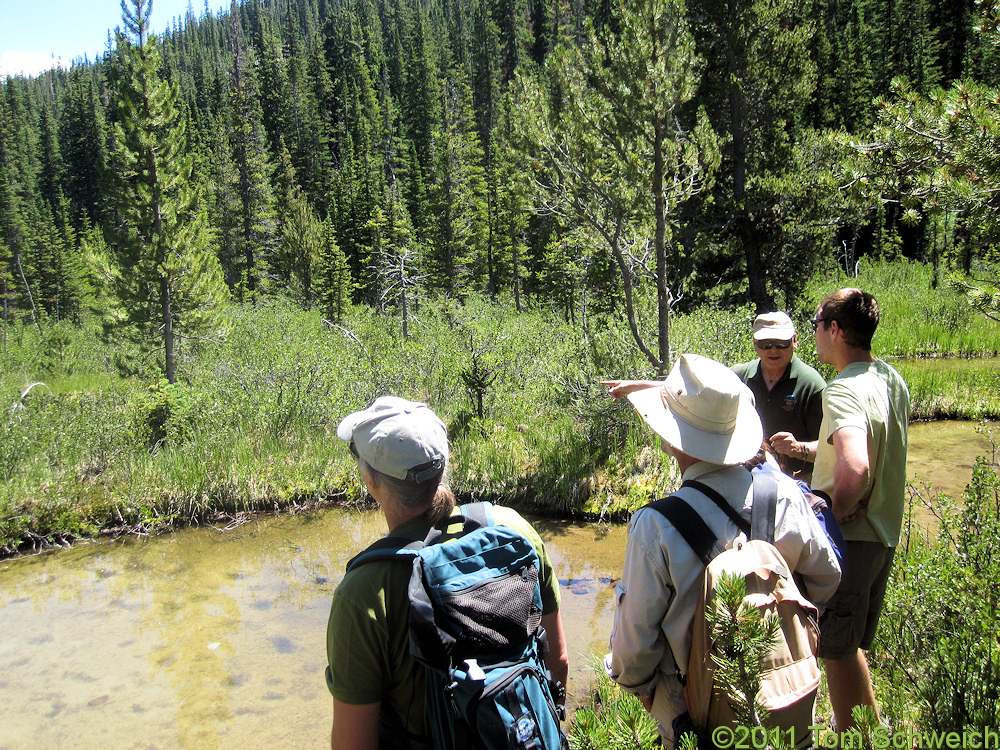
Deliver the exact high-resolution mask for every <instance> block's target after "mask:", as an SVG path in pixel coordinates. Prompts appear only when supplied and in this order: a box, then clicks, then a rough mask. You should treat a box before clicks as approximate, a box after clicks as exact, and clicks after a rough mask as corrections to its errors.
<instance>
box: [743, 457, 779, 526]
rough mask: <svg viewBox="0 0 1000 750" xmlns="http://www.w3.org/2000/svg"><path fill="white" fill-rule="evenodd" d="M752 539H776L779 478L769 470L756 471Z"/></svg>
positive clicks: (752, 475)
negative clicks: (775, 522) (775, 520)
mask: <svg viewBox="0 0 1000 750" xmlns="http://www.w3.org/2000/svg"><path fill="white" fill-rule="evenodd" d="M750 476H751V477H753V505H752V506H751V510H750V535H749V537H750V539H760V540H762V541H765V542H773V541H774V517H775V514H776V512H777V507H778V478H777V477H775V476H774V475H772V474H771V472H769V471H754V472H751V473H750Z"/></svg>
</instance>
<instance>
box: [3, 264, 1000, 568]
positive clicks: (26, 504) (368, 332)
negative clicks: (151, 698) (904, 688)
mask: <svg viewBox="0 0 1000 750" xmlns="http://www.w3.org/2000/svg"><path fill="white" fill-rule="evenodd" d="M846 283H857V284H859V285H861V286H862V287H863V288H866V289H868V290H870V291H872V292H873V293H874V294H875V295H876V296H877V297H878V298H879V300H880V303H881V305H882V309H883V322H882V324H881V325H880V327H879V331H878V334H877V335H876V341H875V351H876V353H879V354H887V353H897V354H899V353H906V354H912V355H920V354H924V355H926V354H943V353H951V354H963V353H965V354H969V353H974V354H977V355H987V354H991V353H993V352H995V351H997V350H998V349H1000V326H998V325H997V324H996V323H993V322H990V321H987V320H986V319H984V318H982V317H981V316H978V315H976V314H974V313H971V312H969V311H968V310H967V308H966V307H965V302H964V300H963V299H962V298H960V297H958V296H957V295H954V294H951V293H950V292H948V291H947V290H940V289H938V290H934V289H932V288H931V287H930V276H929V272H928V269H927V268H926V267H924V266H921V265H918V264H911V263H898V264H863V266H862V276H861V278H859V279H857V280H848V279H846V278H844V277H843V276H842V275H838V274H837V273H835V272H832V273H830V274H827V275H825V276H819V277H817V278H816V279H814V280H813V282H812V283H811V285H810V286H809V290H808V293H809V297H808V298H807V299H804V300H802V301H801V303H800V304H798V305H797V306H794V307H793V309H791V310H790V311H789V312H790V313H791V314H792V315H793V317H794V318H795V319H796V320H797V321H798V322H799V330H800V331H803V332H805V331H807V330H808V325H807V323H806V320H807V319H808V318H809V317H811V316H812V312H813V310H814V309H815V305H816V302H817V301H818V300H819V299H820V298H821V297H822V296H823V295H825V294H826V293H828V292H829V291H831V290H832V289H835V288H837V287H838V286H841V285H844V284H846ZM649 292H650V290H640V294H639V302H640V305H639V323H640V327H641V328H642V330H643V331H645V334H646V338H647V341H651V340H652V330H651V328H650V326H651V321H652V320H653V315H652V311H653V309H654V305H653V300H652V297H651V296H650V294H649ZM753 317H754V316H753V311H752V310H751V309H750V308H748V307H734V308H732V309H720V308H718V307H705V308H702V309H700V310H697V311H696V312H694V313H692V314H690V315H678V316H676V317H674V318H673V320H672V328H671V341H672V348H673V351H674V352H675V353H679V352H683V351H694V352H699V353H702V354H706V355H708V356H711V357H714V358H716V359H719V360H720V361H722V362H725V363H726V364H732V363H734V362H738V361H743V360H746V359H750V358H752V357H753V356H754V353H753V350H752V346H751V337H750V329H751V325H752V322H753ZM228 328H229V331H230V333H229V336H228V338H227V339H226V341H224V342H220V343H211V344H200V345H194V344H191V345H186V346H185V347H183V348H182V349H181V350H180V353H179V357H180V358H179V365H180V376H181V380H180V381H179V382H178V383H176V384H174V385H171V386H168V385H166V383H164V382H161V381H160V380H159V379H158V377H157V376H156V375H155V358H153V357H152V355H150V354H148V353H147V354H145V355H143V354H142V352H141V351H140V350H139V349H138V348H137V346H136V345H135V344H134V343H125V342H105V341H102V340H101V339H100V337H99V336H97V334H96V332H95V331H93V330H91V329H89V328H87V327H86V326H84V327H72V326H68V325H65V324H56V325H51V324H48V323H44V322H43V324H42V326H41V328H40V329H39V328H36V327H35V326H32V325H17V326H14V325H7V326H6V329H5V334H6V336H5V338H4V341H5V342H6V345H5V346H4V347H0V550H2V551H7V552H10V551H11V550H13V549H14V548H15V547H16V546H17V545H18V544H20V543H22V542H24V541H29V542H32V543H35V542H37V543H44V542H45V541H52V540H58V539H60V538H64V537H72V536H78V535H90V534H93V533H96V532H97V531H98V530H100V529H104V528H138V529H149V530H151V529H155V528H158V527H160V526H164V525H171V524H182V523H189V522H191V521H203V520H205V519H208V518H211V517H213V515H214V514H218V513H242V512H247V511H252V510H272V509H275V508H285V507H295V506H296V505H299V504H301V503H306V502H308V503H314V502H323V501H326V500H327V499H331V498H332V499H335V500H336V501H338V502H341V501H344V500H345V499H346V500H347V501H351V502H354V501H357V500H359V499H360V496H361V490H360V488H359V486H358V482H357V478H356V476H355V472H354V466H353V463H352V462H351V460H350V458H349V455H348V453H347V451H346V450H345V449H344V446H343V444H342V443H341V442H340V441H339V440H338V439H337V438H336V436H335V429H336V425H337V423H338V421H339V420H340V419H341V418H342V417H343V416H344V415H345V414H347V413H349V412H351V411H353V410H356V409H359V408H363V407H364V406H366V405H367V404H368V403H370V402H371V400H372V399H374V398H375V397H376V396H378V395H383V394H386V393H393V394H397V395H400V396H404V397H408V398H412V399H416V400H421V401H426V402H428V403H429V404H430V405H431V406H432V407H433V408H434V409H435V410H436V411H437V412H438V413H439V414H440V415H441V416H442V418H443V419H444V420H445V422H446V423H447V424H448V425H449V432H450V438H451V441H452V446H453V451H454V454H453V457H452V459H453V460H452V463H451V468H450V482H451V484H452V486H453V488H454V489H455V490H456V492H457V493H458V494H459V496H460V497H462V498H463V499H469V498H476V497H489V498H491V499H494V500H498V501H501V502H505V503H509V504H516V505H519V506H521V507H524V508H530V509H531V510H533V511H535V512H539V513H548V514H554V515H560V516H578V517H590V518H599V517H600V518H605V519H608V518H611V519H624V518H626V517H627V516H628V514H629V512H630V511H631V510H632V509H634V508H636V507H638V506H640V505H642V504H643V503H645V502H646V501H648V499H649V498H650V497H651V496H653V495H660V494H665V493H666V492H667V491H668V490H669V489H670V487H672V485H673V483H674V481H675V479H676V478H675V477H673V476H671V475H670V470H669V462H667V461H665V460H664V457H663V454H662V453H661V452H660V450H659V448H658V445H657V443H656V441H655V439H654V437H653V435H652V434H651V433H650V431H649V430H648V428H646V427H645V425H643V424H642V422H641V421H640V420H639V419H638V418H637V417H636V415H635V414H634V412H633V411H632V409H631V408H629V407H628V405H627V404H618V405H615V404H612V402H611V401H610V399H608V398H607V395H606V389H605V388H604V387H602V386H600V385H599V382H600V381H601V380H602V379H607V378H619V377H626V378H628V377H643V378H644V377H649V376H651V375H652V374H654V373H653V368H652V366H651V365H650V363H649V362H648V361H646V360H645V358H644V357H643V356H642V355H641V354H640V353H639V352H638V351H637V349H636V347H635V346H634V344H633V343H632V342H631V338H630V336H629V334H628V330H627V327H626V325H625V324H624V323H623V321H621V320H619V319H618V318H614V317H606V316H603V317H602V316H600V315H596V314H592V315H589V316H588V318H587V325H586V326H582V325H570V324H569V323H567V322H566V321H565V320H564V319H562V318H561V317H560V316H559V315H558V314H555V313H553V312H552V311H550V310H548V309H545V308H536V309H532V310H529V311H526V312H522V313H517V312H516V311H515V310H514V309H513V305H512V304H511V303H510V302H509V301H503V300H501V301H496V302H494V301H489V300H487V299H484V298H470V299H469V300H468V302H467V303H466V304H465V305H458V304H455V303H452V302H432V303H425V304H422V305H421V307H420V309H419V314H418V315H417V317H416V319H415V320H414V321H412V323H411V331H412V335H411V336H410V337H409V338H403V336H402V334H401V331H400V323H399V320H398V319H397V318H396V317H395V316H385V315H382V314H379V313H377V312H376V311H373V310H371V309H369V308H360V307H359V308H354V309H352V310H351V311H350V314H349V315H348V316H347V319H346V320H345V321H344V322H343V325H342V326H339V327H335V326H330V325H328V324H325V323H324V322H323V321H322V320H321V318H320V316H319V315H317V314H316V313H314V312H308V311H302V310H299V309H297V308H295V307H294V306H292V305H290V304H285V303H277V302H275V303H271V304H268V305H264V306H259V307H257V306H248V307H238V308H233V309H232V310H231V312H230V320H229V326H228ZM799 354H800V356H802V358H803V359H805V360H806V361H807V362H812V363H815V353H814V351H813V342H812V337H811V336H810V335H808V334H807V333H803V335H802V336H801V339H800V347H799ZM894 361H895V363H896V365H897V367H899V369H900V371H901V372H902V373H903V374H904V377H906V379H907V381H908V383H909V384H910V389H911V392H912V394H913V402H914V411H913V415H912V416H913V417H914V418H934V417H942V416H949V417H961V418H966V417H967V418H982V417H995V416H1000V403H998V401H1000V395H998V394H1000V387H998V381H997V375H996V374H994V368H990V367H984V368H979V369H976V368H974V367H963V368H959V369H957V370H955V371H953V372H949V373H942V372H940V371H938V370H936V369H932V368H928V367H927V366H925V365H920V364H911V363H909V362H907V361H905V360H894ZM826 369H827V371H826V372H825V374H826V375H827V377H830V376H831V375H832V373H831V372H829V371H828V370H829V368H826ZM121 371H125V372H126V373H128V374H127V376H123V375H121V374H119V373H120V372H121ZM143 373H146V374H145V375H144V374H143ZM472 374H478V375H480V376H482V385H481V386H479V387H478V391H477V388H476V387H474V385H475V384H474V383H473V380H474V378H471V377H470V375H472ZM32 383H41V384H40V385H36V386H34V387H32V388H31V389H30V390H29V391H28V393H27V394H26V395H24V396H23V398H22V394H23V393H24V392H25V390H26V389H27V388H28V386H29V385H31V384H32ZM480 404H481V407H482V413H480ZM38 540H41V541H40V542H39V541H38Z"/></svg>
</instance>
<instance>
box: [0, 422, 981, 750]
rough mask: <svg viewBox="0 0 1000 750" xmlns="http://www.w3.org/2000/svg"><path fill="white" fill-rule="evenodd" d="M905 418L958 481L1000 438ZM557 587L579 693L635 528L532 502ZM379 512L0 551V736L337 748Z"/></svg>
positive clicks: (917, 449)
mask: <svg viewBox="0 0 1000 750" xmlns="http://www.w3.org/2000/svg"><path fill="white" fill-rule="evenodd" d="M975 428H976V424H975V423H970V422H955V423H931V424H915V425H912V426H911V448H910V460H909V463H908V471H909V472H910V476H911V477H918V478H919V481H920V482H930V483H932V484H933V485H934V486H935V487H940V488H942V489H944V490H946V491H948V492H950V493H952V494H953V495H955V496H960V494H961V489H962V488H963V487H964V484H965V482H967V481H968V478H969V476H970V475H971V467H972V463H973V460H974V458H975V456H976V455H978V454H980V453H986V452H988V451H989V439H988V438H987V437H986V436H984V435H980V434H977V433H976V431H975ZM535 523H536V527H537V528H538V530H539V532H540V533H541V535H542V537H543V538H544V539H545V541H546V544H547V545H548V549H549V552H550V555H551V557H552V561H553V564H554V566H555V569H556V571H557V575H558V577H559V579H560V584H561V590H562V602H563V604H562V610H563V620H564V624H565V628H566V635H567V641H568V643H569V646H570V659H571V663H572V672H571V676H570V686H569V687H570V695H571V701H579V700H582V699H583V698H584V697H585V695H586V692H587V687H588V680H589V677H588V674H589V670H588V667H589V660H590V655H591V654H600V653H603V652H604V650H605V648H606V644H607V638H608V635H609V633H610V629H611V619H612V614H613V611H614V596H613V591H614V589H613V582H614V580H615V577H616V576H617V575H618V574H619V573H620V570H621V565H622V559H623V557H624V549H625V528H624V526H621V525H613V526H603V525H597V524H582V523H575V522H569V521H552V520H545V519H541V520H540V519H535ZM384 531H385V529H384V524H383V521H382V518H381V516H380V515H378V514H376V513H374V512H363V511H353V510H340V509H332V510H326V511H323V512H319V513H313V514H303V515H297V516H283V517H277V518H258V519H255V520H254V521H252V522H250V523H247V524H244V525H242V526H239V527H237V528H234V529H230V530H216V529H211V528H201V529H189V530H184V531H180V532H177V533H173V534H169V535H164V536H161V537H157V538H152V539H140V540H136V539H122V540H118V541H115V542H104V543H93V544H80V545H78V546H76V547H74V548H73V549H69V550H63V551H58V552H56V553H50V554H44V555H38V556H34V557H27V558H21V559H12V560H6V561H2V562H0V618H2V620H3V630H4V637H3V640H2V641H0V662H2V663H3V664H4V668H3V670H2V671H0V701H2V704H3V706H4V715H3V719H2V725H0V749H6V748H10V749H11V750H13V749H14V748H26V747H65V746H73V747H80V748H101V749H102V750H105V749H106V748H116V749H117V748H147V747H155V748H172V747H179V748H258V747H279V748H285V747H325V746H328V744H329V727H330V717H331V700H330V696H329V693H328V692H327V689H326V685H325V683H324V679H323V669H324V667H325V664H326V661H325V660H326V657H325V628H326V618H327V613H328V607H329V602H330V596H331V594H332V592H333V590H334V588H335V587H336V585H337V582H338V581H339V580H340V578H341V576H342V574H343V570H344V565H345V564H346V562H347V560H348V559H349V558H350V557H351V556H352V555H353V554H354V553H355V552H356V551H357V550H360V549H362V548H363V547H365V546H366V545H367V544H368V543H370V542H371V541H373V540H374V539H376V538H378V537H379V536H380V535H382V534H383V533H384Z"/></svg>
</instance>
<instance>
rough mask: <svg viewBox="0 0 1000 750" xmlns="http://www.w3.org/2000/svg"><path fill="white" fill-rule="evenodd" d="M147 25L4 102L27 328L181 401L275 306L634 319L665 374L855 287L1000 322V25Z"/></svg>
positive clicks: (440, 18) (6, 203) (653, 20)
mask: <svg viewBox="0 0 1000 750" xmlns="http://www.w3.org/2000/svg"><path fill="white" fill-rule="evenodd" d="M148 13H149V0H132V5H131V6H130V7H128V8H126V10H125V14H124V16H123V23H122V27H121V29H120V30H119V31H118V32H117V33H116V34H115V36H114V38H113V39H109V45H108V51H107V52H106V53H105V54H104V55H103V56H102V57H101V59H99V60H96V61H93V62H88V61H79V62H78V63H77V64H75V65H74V66H73V67H72V68H71V69H70V70H52V71H49V72H47V73H45V74H42V75H40V76H38V77H36V78H32V79H27V78H24V77H17V76H15V77H9V78H7V79H6V81H4V82H2V85H0V299H2V309H0V315H2V318H3V321H4V322H5V323H10V324H15V323H22V324H29V325H35V326H39V327H42V326H45V325H49V324H50V323H51V322H52V321H69V322H70V323H82V322H93V323H96V324H99V325H100V326H101V327H102V330H103V331H104V332H105V334H106V335H107V336H109V337H111V336H117V337H122V336H124V337H129V338H131V339H133V340H134V341H136V342H137V343H139V344H140V346H146V347H147V348H148V349H150V350H151V351H156V352H157V355H156V356H157V357H158V360H159V362H160V365H159V366H160V367H161V368H162V370H163V373H164V374H165V375H166V377H167V378H168V379H169V380H171V381H173V380H174V379H176V377H177V365H176V355H175V350H176V349H177V348H178V347H183V346H184V345H185V342H189V341H190V342H199V341H204V340H210V339H212V338H213V337H214V336H217V335H219V330H220V322H219V320H220V315H221V311H223V310H224V309H225V308H226V307H227V306H228V305H229V304H231V303H232V302H236V303H249V304H253V303H257V302H260V301H261V300H264V299H266V298H268V297H274V296H279V297H286V298H291V299H292V300H294V301H295V302H296V303H297V304H299V305H302V306H304V307H310V308H316V309H319V310H320V311H321V312H322V314H323V315H324V317H326V318H327V319H328V320H329V321H331V322H333V323H338V322H339V321H340V319H341V316H342V314H343V311H344V309H345V307H346V305H348V304H349V303H361V304H368V305H372V306H377V307H378V308H380V309H381V310H383V311H392V312H393V314H398V315H399V317H400V319H401V321H402V325H403V330H404V333H405V330H406V326H407V324H408V321H409V320H410V317H411V316H412V314H413V311H414V310H416V309H419V306H420V305H421V304H422V303H423V302H424V301H425V300H428V299H431V298H442V297H443V298H447V299H452V300H455V301H456V302H457V303H462V302H463V301H464V300H466V299H467V298H468V296H469V295H473V294H476V295H479V294H485V295H491V296H495V295H504V296H506V297H509V298H510V299H511V300H513V303H514V305H515V306H516V308H517V309H519V310H520V309H521V308H522V307H523V306H527V305H531V304H537V303H541V304H544V305H546V306H548V307H552V308H554V309H557V310H559V311H561V313H562V314H563V315H564V316H565V317H566V318H567V319H568V320H577V319H582V320H586V319H587V316H589V315H592V314H601V313H612V312H613V313H615V314H622V315H624V316H626V317H628V319H629V321H630V324H631V328H632V331H633V335H634V336H635V338H636V341H637V343H638V345H639V347H640V348H641V349H642V350H643V351H644V352H645V353H646V355H647V358H648V359H649V361H650V362H651V363H652V364H653V365H656V366H659V367H660V368H661V369H662V367H663V365H664V364H665V363H666V362H667V360H668V359H669V354H670V344H669V319H670V314H671V311H672V310H677V309H680V310H683V309H691V308H692V307H693V306H696V305H699V304H704V303H706V302H719V301H721V302H725V303H727V304H728V303H732V304H744V303H750V304H753V305H755V306H756V307H757V308H758V309H764V308H773V307H774V306H775V305H779V306H788V305H791V304H792V303H793V302H794V300H796V299H797V298H798V296H799V295H800V294H801V292H802V289H803V287H804V285H805V284H806V282H807V281H808V279H809V278H810V275H811V273H812V271H813V269H814V268H815V267H816V266H817V264H820V263H824V262H828V261H829V259H830V258H836V259H837V260H838V261H839V262H840V263H841V264H842V265H843V267H844V268H845V269H848V270H849V269H851V268H852V267H853V266H854V264H855V262H856V260H857V259H858V258H859V257H860V256H862V255H868V254H870V255H876V256H880V257H886V258H893V257H899V256H905V257H909V258H916V259H921V260H928V261H932V262H934V264H935V268H937V266H938V264H941V265H942V266H945V267H947V268H950V269H954V270H955V271H958V272H960V273H962V274H965V275H964V276H962V277H961V278H962V279H964V281H961V282H955V283H965V284H966V285H967V288H968V290H969V291H970V293H972V294H973V296H974V297H975V295H976V294H978V295H979V297H978V298H977V299H979V301H980V303H981V304H982V306H983V307H984V309H988V308H989V307H990V305H991V304H993V306H994V309H995V308H996V307H997V306H998V305H997V304H996V302H995V301H994V302H993V303H991V299H992V298H991V297H990V294H991V289H992V288H991V287H989V286H988V285H987V286H983V285H982V284H981V283H980V282H977V281H976V276H975V275H976V273H977V270H981V269H982V268H983V267H984V265H983V264H988V263H990V262H992V261H993V260H995V252H996V251H995V244H994V243H995V239H996V229H997V228H996V226H995V222H996V220H995V218H993V216H994V214H995V213H996V200H997V199H996V198H995V197H994V196H995V195H996V194H997V189H998V187H1000V186H998V182H1000V179H998V173H1000V164H998V160H1000V156H998V154H1000V148H997V140H998V139H1000V125H998V117H997V108H998V106H1000V104H998V102H1000V96H998V94H997V88H995V87H996V86H998V84H1000V48H998V46H997V43H996V39H997V36H996V33H995V29H996V23H995V15H996V14H995V7H994V6H993V4H992V3H990V2H973V0H896V1H895V2H890V3H886V2H879V1H876V0H810V1H809V2H805V3H800V2H794V1H793V0H727V1H726V2H719V0H689V1H688V2H687V3H686V4H685V3H684V2H682V0H622V2H619V3H606V2H603V1H601V0H558V1H552V2H542V1H541V0H340V1H339V2H336V1H334V0H247V1H246V2H243V3H237V2H235V0H234V2H233V3H232V6H231V8H230V10H229V12H228V13H222V14H220V15H218V16H216V15H213V14H212V13H211V12H209V10H208V5H207V2H206V5H205V9H204V11H203V12H202V13H201V14H200V15H198V14H196V13H195V12H194V11H193V10H191V9H189V11H188V13H187V14H186V16H185V17H184V18H178V19H176V21H175V23H174V25H173V28H172V29H171V30H170V31H169V32H168V33H165V34H163V35H161V36H160V37H159V38H156V37H153V36H151V35H150V34H149V30H148V23H147V18H148ZM969 274H971V276H970V275H969ZM935 278H936V277H935ZM643 285H645V286H646V288H655V290H656V291H655V297H656V299H657V310H656V313H654V314H655V315H656V316H658V318H657V319H658V322H659V338H658V340H657V341H656V342H655V344H654V343H653V342H646V341H643V340H642V334H641V331H640V330H639V329H640V326H638V325H637V324H634V317H635V315H637V314H638V313H637V312H636V304H635V302H634V300H633V291H634V290H635V289H636V288H640V287H642V286H643ZM998 299H1000V298H998ZM6 330H7V328H6V326H5V328H4V331H5V334H4V335H5V336H6ZM122 366H123V367H128V366H129V365H128V364H127V363H122Z"/></svg>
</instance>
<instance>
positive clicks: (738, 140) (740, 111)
mask: <svg viewBox="0 0 1000 750" xmlns="http://www.w3.org/2000/svg"><path fill="white" fill-rule="evenodd" d="M728 8H729V14H728V15H729V19H728V21H729V24H730V29H731V28H732V26H733V25H734V24H736V23H738V20H737V14H738V13H739V9H738V8H737V3H736V2H735V0H729V5H728ZM734 37H735V34H733V33H732V32H730V48H731V51H732V53H733V54H732V56H731V57H730V59H729V125H730V130H731V131H732V132H731V135H732V139H733V140H732V144H733V145H732V149H733V153H732V159H733V202H734V203H735V206H736V217H735V221H736V237H737V239H738V240H739V242H740V244H741V245H743V255H744V259H745V262H746V271H747V293H748V295H749V297H750V301H751V302H753V304H754V307H756V308H757V312H758V313H761V312H770V311H772V310H774V309H775V304H774V298H773V297H771V295H770V294H768V291H767V276H766V272H765V269H764V261H763V259H762V258H761V256H760V245H759V244H758V242H757V238H756V237H755V232H754V229H753V225H752V222H751V219H750V214H749V212H748V211H747V205H746V200H747V133H746V97H745V95H744V93H743V89H742V87H741V79H742V78H743V77H744V75H745V71H743V70H741V69H740V68H741V65H744V64H745V61H742V60H740V59H738V58H737V56H736V40H735V38H734Z"/></svg>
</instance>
